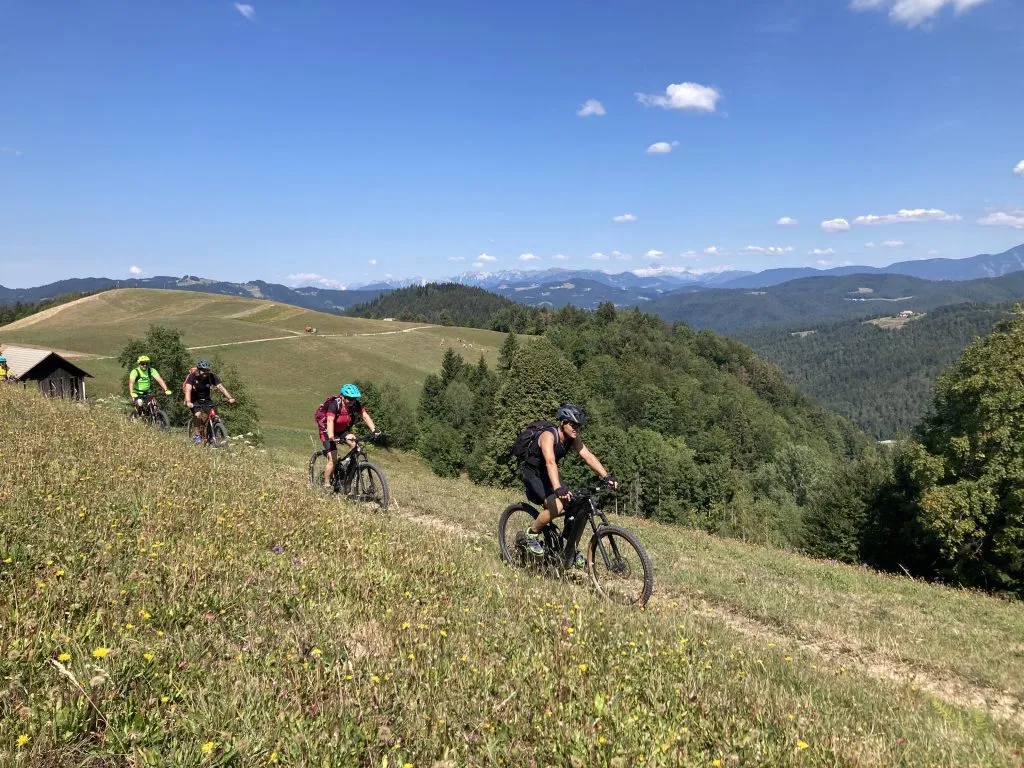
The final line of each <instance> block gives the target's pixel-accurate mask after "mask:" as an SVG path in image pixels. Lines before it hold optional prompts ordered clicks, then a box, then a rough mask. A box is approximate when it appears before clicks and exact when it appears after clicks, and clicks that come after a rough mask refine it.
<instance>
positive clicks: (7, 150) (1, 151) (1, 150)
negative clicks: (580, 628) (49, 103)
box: [0, 147, 1024, 165]
mask: <svg viewBox="0 0 1024 768" xmlns="http://www.w3.org/2000/svg"><path fill="white" fill-rule="evenodd" d="M0 155H10V156H11V157H21V150H20V149H15V148H14V147H0ZM1021 165H1024V163H1021Z"/></svg>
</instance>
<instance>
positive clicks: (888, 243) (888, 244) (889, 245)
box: [882, 240, 906, 248]
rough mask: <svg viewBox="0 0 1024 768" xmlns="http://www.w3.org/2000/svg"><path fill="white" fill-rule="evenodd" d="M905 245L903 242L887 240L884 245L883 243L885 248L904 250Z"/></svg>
mask: <svg viewBox="0 0 1024 768" xmlns="http://www.w3.org/2000/svg"><path fill="white" fill-rule="evenodd" d="M905 245H906V243H904V242H903V241H902V240H886V241H885V242H884V243H882V247H883V248H902V247H903V246H905Z"/></svg>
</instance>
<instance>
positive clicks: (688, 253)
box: [679, 251, 700, 261]
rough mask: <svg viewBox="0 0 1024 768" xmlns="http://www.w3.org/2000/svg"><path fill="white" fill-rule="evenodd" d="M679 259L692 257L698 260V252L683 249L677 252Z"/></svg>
mask: <svg viewBox="0 0 1024 768" xmlns="http://www.w3.org/2000/svg"><path fill="white" fill-rule="evenodd" d="M679 258H681V259H693V260H694V261H700V254H699V253H697V252H696V251H683V252H682V253H680V254H679Z"/></svg>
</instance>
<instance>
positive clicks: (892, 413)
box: [730, 304, 1012, 440]
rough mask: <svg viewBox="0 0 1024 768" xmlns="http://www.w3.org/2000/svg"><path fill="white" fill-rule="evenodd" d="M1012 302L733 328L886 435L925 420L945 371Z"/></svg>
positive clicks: (806, 388) (791, 375) (788, 372)
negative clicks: (901, 318) (875, 319)
mask: <svg viewBox="0 0 1024 768" xmlns="http://www.w3.org/2000/svg"><path fill="white" fill-rule="evenodd" d="M1011 309H1012V304H1002V305H988V304H959V305H954V306H950V307H940V308H938V309H936V310H933V311H931V312H928V313H927V314H925V315H923V316H921V317H919V318H916V319H912V320H910V322H908V323H907V324H906V325H904V326H903V327H901V328H895V329H893V328H880V327H879V326H878V325H875V324H874V323H869V322H866V321H863V320H850V321H845V322H838V323H829V324H822V325H808V326H795V327H789V328H765V329H758V330H747V331H736V332H733V333H732V334H730V335H732V336H733V337H734V338H736V339H739V340H740V341H742V342H744V343H745V344H748V345H749V346H750V347H751V348H752V349H753V350H754V351H755V352H756V353H757V354H758V356H759V357H762V358H763V359H765V360H767V361H769V362H772V363H775V364H777V365H778V366H779V367H780V368H781V369H782V372H783V373H784V374H785V376H786V379H787V380H788V381H789V382H790V383H791V384H793V385H794V386H795V387H796V388H797V389H799V390H800V391H802V392H806V393H807V394H809V395H811V396H812V397H814V398H816V399H817V400H818V401H819V402H821V403H822V404H824V405H826V406H828V407H829V408H830V409H832V410H834V411H835V412H836V413H838V414H840V415H842V416H845V417H846V418H848V419H850V420H852V421H853V422H854V423H856V424H857V425H858V426H860V427H861V428H862V429H864V430H865V431H866V432H868V433H869V434H871V435H873V436H874V437H875V438H877V439H880V440H883V439H893V438H895V437H897V436H898V435H906V434H909V433H910V431H911V430H912V429H913V428H914V427H916V426H917V424H918V423H920V421H921V419H922V418H924V416H925V415H926V413H927V412H928V407H929V405H930V403H931V398H932V392H933V389H934V387H935V380H936V379H937V378H938V376H939V374H941V373H942V372H943V371H945V370H946V369H947V368H949V367H950V366H951V365H953V363H955V362H956V360H957V358H959V357H960V355H961V353H962V352H963V350H964V348H965V347H966V346H967V345H968V344H970V343H971V342H972V341H974V340H975V339H977V338H979V337H981V336H985V335H987V334H988V333H989V331H991V330H992V327H993V326H994V325H995V324H996V323H997V322H998V321H999V320H1000V319H1002V318H1005V317H1007V315H1008V314H1009V312H1010V310H1011Z"/></svg>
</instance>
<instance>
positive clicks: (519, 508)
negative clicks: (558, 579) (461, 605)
mask: <svg viewBox="0 0 1024 768" xmlns="http://www.w3.org/2000/svg"><path fill="white" fill-rule="evenodd" d="M607 490H609V489H608V488H607V487H605V486H596V487H589V488H580V489H579V490H575V491H573V492H572V501H570V502H569V504H568V505H567V506H566V510H565V524H564V525H565V527H564V529H560V528H559V527H558V525H557V524H556V523H555V521H554V520H552V521H551V522H550V523H548V524H547V525H546V526H544V528H543V530H542V531H541V533H542V534H543V536H544V554H543V555H534V554H533V553H532V552H530V551H529V549H528V548H527V546H526V529H527V528H528V527H530V526H531V525H532V524H533V521H534V520H536V519H537V516H538V515H539V514H540V512H539V511H538V510H537V509H536V508H535V507H534V506H533V505H532V504H529V503H528V502H525V501H520V502H517V503H516V504H512V505H511V506H509V507H507V508H506V509H505V511H504V512H502V513H501V518H500V519H499V521H498V546H499V548H500V549H501V557H502V559H503V560H504V561H505V562H506V563H508V564H509V565H510V566H512V567H513V568H530V567H537V568H538V569H539V570H541V571H547V572H549V573H552V574H555V575H562V576H565V575H568V574H571V573H573V571H575V570H576V569H575V567H574V565H575V563H574V561H575V555H576V548H577V546H578V544H579V541H580V539H581V538H582V536H583V532H584V530H586V528H587V525H588V524H589V526H590V530H591V535H590V542H589V544H588V545H587V552H586V568H585V570H586V572H587V573H588V574H589V576H590V578H591V580H592V581H593V582H594V587H595V588H596V589H597V591H598V593H599V594H600V595H602V596H603V597H606V598H608V599H610V600H612V601H613V602H616V603H621V604H625V605H639V606H640V607H641V608H642V607H644V606H645V605H647V601H648V600H650V598H651V593H652V592H653V591H654V568H653V566H652V565H651V559H650V557H649V556H648V555H647V551H646V550H645V549H644V548H643V545H642V544H641V543H640V541H639V540H638V539H637V538H636V536H635V535H634V534H633V533H632V532H630V531H627V530H626V529H625V528H621V527H619V526H617V525H611V524H610V523H609V522H608V518H607V517H605V514H604V512H602V511H601V509H599V507H598V504H597V499H598V498H599V497H600V496H601V495H603V493H604V492H605V491H607Z"/></svg>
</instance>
